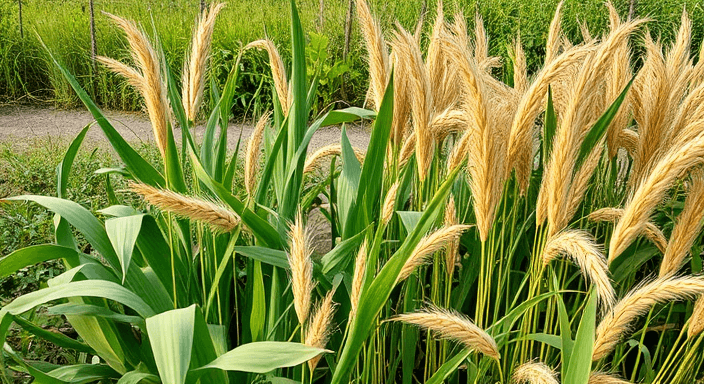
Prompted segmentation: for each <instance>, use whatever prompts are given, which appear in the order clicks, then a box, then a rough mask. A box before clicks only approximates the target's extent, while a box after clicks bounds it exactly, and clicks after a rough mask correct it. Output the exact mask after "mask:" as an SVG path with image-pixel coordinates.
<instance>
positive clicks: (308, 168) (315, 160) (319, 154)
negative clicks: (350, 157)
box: [303, 144, 365, 173]
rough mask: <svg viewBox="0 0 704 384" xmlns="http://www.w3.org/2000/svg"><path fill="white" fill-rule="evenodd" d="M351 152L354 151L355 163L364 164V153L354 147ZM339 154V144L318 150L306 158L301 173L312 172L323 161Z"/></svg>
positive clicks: (340, 150)
mask: <svg viewBox="0 0 704 384" xmlns="http://www.w3.org/2000/svg"><path fill="white" fill-rule="evenodd" d="M352 150H353V151H354V156H355V157H356V158H357V161H359V163H360V164H362V163H364V155H365V153H364V151H362V150H361V149H359V148H355V147H353V148H352ZM341 153H342V146H341V145H340V144H330V145H326V146H324V147H321V148H319V149H318V150H317V151H315V152H313V154H312V155H310V156H308V157H307V158H306V162H305V165H304V166H303V173H308V172H313V171H314V170H315V169H316V168H317V167H318V166H319V165H320V164H321V162H322V161H323V159H325V158H327V157H330V156H339V155H340V154H341Z"/></svg>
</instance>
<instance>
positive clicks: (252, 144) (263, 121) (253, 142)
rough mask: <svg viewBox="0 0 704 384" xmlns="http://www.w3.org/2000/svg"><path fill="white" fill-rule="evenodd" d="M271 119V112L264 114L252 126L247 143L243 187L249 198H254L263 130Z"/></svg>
mask: <svg viewBox="0 0 704 384" xmlns="http://www.w3.org/2000/svg"><path fill="white" fill-rule="evenodd" d="M270 117H271V112H266V113H264V114H263V115H262V116H261V117H260V118H259V120H258V121H257V125H255V126H254V130H253V131H252V135H251V136H250V137H249V141H248V142H247V151H246V155H245V164H244V187H245V189H246V190H247V194H248V195H249V196H254V192H255V191H254V188H255V187H256V184H257V168H258V167H259V157H260V155H261V146H262V138H263V137H264V130H265V129H266V125H267V123H268V122H269V118H270Z"/></svg>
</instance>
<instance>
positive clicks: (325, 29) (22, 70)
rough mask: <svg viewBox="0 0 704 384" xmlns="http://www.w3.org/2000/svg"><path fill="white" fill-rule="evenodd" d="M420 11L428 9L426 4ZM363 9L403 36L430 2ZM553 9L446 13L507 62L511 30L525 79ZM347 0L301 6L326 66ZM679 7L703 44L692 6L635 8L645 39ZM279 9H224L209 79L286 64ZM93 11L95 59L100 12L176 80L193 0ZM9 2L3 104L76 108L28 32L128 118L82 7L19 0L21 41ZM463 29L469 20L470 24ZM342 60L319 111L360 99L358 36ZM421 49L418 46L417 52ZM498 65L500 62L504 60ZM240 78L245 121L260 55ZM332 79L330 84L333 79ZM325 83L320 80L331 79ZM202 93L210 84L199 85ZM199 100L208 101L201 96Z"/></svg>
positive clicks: (0, 60) (2, 28)
mask: <svg viewBox="0 0 704 384" xmlns="http://www.w3.org/2000/svg"><path fill="white" fill-rule="evenodd" d="M426 3H427V4H426ZM370 4H371V8H372V9H373V10H374V11H375V13H376V14H377V15H380V16H379V19H380V22H381V24H382V26H383V27H384V30H389V29H390V27H392V26H393V23H394V22H396V21H397V20H398V21H399V22H400V23H401V24H402V25H403V26H404V27H406V28H408V29H409V30H412V29H414V27H415V25H416V21H417V20H418V18H419V15H420V12H421V10H422V4H426V8H425V10H426V15H425V17H426V19H429V18H431V17H432V16H433V12H432V10H433V9H435V2H434V1H429V2H426V1H422V0H412V1H398V0H392V1H372V2H371V3H370ZM556 4H557V1H556V0H551V1H548V2H530V1H511V2H505V1H498V0H492V1H488V2H487V1H483V2H476V1H471V2H460V3H456V2H447V4H446V7H447V11H448V14H449V15H451V14H454V13H455V12H456V11H460V10H462V11H463V12H464V13H465V14H466V15H468V16H471V15H473V14H474V12H475V11H478V12H479V13H480V14H482V15H483V17H484V20H485V23H486V26H487V30H488V33H489V35H490V36H491V38H492V42H493V43H492V44H491V46H490V50H491V54H492V55H494V56H500V57H503V58H504V59H505V60H507V59H508V57H509V56H510V55H509V52H510V47H511V46H512V44H513V40H514V37H515V36H516V34H517V33H518V32H519V31H520V34H521V40H522V42H523V45H524V49H525V52H526V60H527V65H528V68H529V69H530V70H531V72H534V71H536V70H537V68H538V67H539V66H540V63H541V58H542V57H543V55H544V54H545V52H544V46H545V40H546V38H547V34H546V30H545V28H544V26H545V25H547V24H548V23H549V22H550V19H551V17H552V10H553V9H554V8H555V5H556ZM346 5H347V4H346V1H335V2H326V3H325V7H324V17H323V19H324V24H323V26H322V29H320V28H319V27H318V26H317V24H318V20H319V15H318V10H319V7H318V1H317V0H306V1H303V2H300V4H299V6H300V7H301V18H302V20H303V24H304V25H309V26H312V29H315V30H316V32H318V33H321V34H322V35H323V36H325V37H327V38H328V39H329V40H330V41H329V44H328V46H327V47H326V51H328V54H329V57H330V58H332V60H330V65H332V64H334V63H335V62H341V61H342V51H343V47H344V28H343V25H344V22H345V13H346ZM615 5H616V7H617V8H618V10H619V12H620V13H621V14H625V13H627V12H628V5H629V2H628V1H626V0H623V1H618V2H615ZM682 6H685V7H686V8H687V10H688V11H689V12H690V14H691V15H692V18H693V20H695V28H694V38H693V43H694V44H695V45H697V44H698V43H699V42H700V41H701V38H702V34H701V24H700V23H699V22H698V20H702V17H704V13H703V12H704V10H703V9H702V7H701V4H699V3H698V2H696V1H691V0H687V1H685V2H681V1H674V0H673V1H639V2H638V7H637V12H638V13H637V14H638V15H639V16H648V17H651V18H652V19H653V20H654V21H656V23H652V24H651V25H650V28H651V29H652V30H653V33H654V35H661V36H662V38H663V40H664V41H665V42H669V41H671V39H672V38H673V37H674V35H673V30H674V27H675V26H676V25H677V23H678V17H677V13H678V12H679V10H680V9H681V7H682ZM281 7H282V4H281V3H280V2H277V1H232V2H228V3H227V7H226V8H225V9H224V10H223V17H221V18H220V19H219V21H218V23H217V26H216V33H215V36H214V39H215V41H214V52H213V55H212V61H213V67H214V68H217V70H214V71H213V72H212V73H211V74H210V75H209V76H210V77H213V78H214V79H215V81H216V83H217V84H218V85H219V86H222V85H223V84H224V83H225V81H226V78H227V72H228V68H230V67H231V66H232V65H233V63H234V59H235V57H236V56H237V53H238V51H239V49H240V47H241V46H242V44H246V43H247V42H250V41H254V40H257V39H261V38H264V37H269V38H271V39H272V40H273V41H274V42H276V43H277V44H278V45H279V46H282V47H283V52H282V53H283V56H284V58H285V61H286V62H287V63H289V62H290V52H289V51H288V49H287V48H286V44H285V43H286V42H287V41H288V40H289V30H288V17H287V13H286V12H282V11H281V9H282V8H281ZM95 8H96V28H97V32H96V37H97V48H98V54H101V55H105V54H110V55H111V56H115V57H122V58H124V57H126V56H127V52H126V47H125V46H124V44H123V42H122V41H121V40H120V36H119V33H118V31H117V30H116V29H115V28H114V27H113V26H112V25H111V24H110V23H109V21H108V19H107V18H106V17H105V16H104V15H103V14H101V11H105V12H110V13H113V14H119V15H123V16H125V17H127V18H130V19H132V20H136V21H137V22H138V23H140V24H141V25H143V26H144V27H145V28H146V30H147V31H148V32H149V33H150V34H151V33H152V26H153V30H155V31H156V32H157V33H158V35H159V38H160V40H161V43H162V45H163V47H164V51H165V54H166V57H167V59H168V62H169V64H170V66H171V67H172V70H173V71H174V72H175V73H176V75H177V77H178V74H179V73H180V71H181V68H182V58H183V54H184V52H185V51H186V49H187V47H188V39H186V38H185V36H188V35H189V34H190V32H191V30H190V27H189V26H190V25H192V23H193V21H194V20H195V18H196V16H197V13H198V11H199V9H200V2H199V1H197V0H177V1H170V2H163V1H154V0H149V1H134V0H120V1H106V0H97V1H95ZM17 12H18V9H17V1H14V0H2V1H0V14H2V15H3V17H2V20H1V21H0V52H1V53H2V54H0V68H1V69H0V71H2V76H0V98H2V99H4V100H6V101H13V100H18V99H19V100H23V101H39V100H50V101H53V102H54V103H55V104H57V105H60V106H64V107H69V106H76V105H78V103H79V100H78V99H77V98H76V97H75V95H74V94H73V92H72V91H71V88H70V86H69V85H68V84H67V83H66V81H65V80H64V79H63V77H62V76H61V74H60V73H59V72H58V71H57V70H56V69H55V68H54V67H53V66H52V65H51V61H50V60H48V58H47V57H46V54H45V53H44V52H43V50H42V49H41V47H40V45H39V43H38V41H37V39H36V36H35V31H36V32H37V33H38V34H39V36H41V37H42V38H43V39H44V41H45V43H46V44H47V45H48V46H49V47H50V48H51V49H52V50H53V51H54V52H55V55H57V57H58V58H59V59H60V60H61V62H63V63H64V64H65V65H66V66H67V67H68V68H69V69H70V70H71V72H72V73H74V74H76V77H77V78H78V79H79V81H80V82H81V85H82V86H83V88H85V89H86V90H87V91H88V93H89V94H90V95H91V96H92V97H93V98H94V99H95V100H96V101H97V102H98V103H99V105H101V106H104V107H106V108H112V109H122V110H137V109H139V107H140V102H139V96H138V95H137V93H135V92H134V91H133V90H132V89H131V88H130V87H129V86H128V85H126V84H125V83H124V82H122V81H120V79H119V78H116V77H115V76H114V75H112V74H111V73H110V72H108V71H105V70H104V69H102V68H100V67H99V68H98V71H97V73H93V72H94V71H93V65H92V63H91V60H90V33H89V12H88V2H87V0H86V1H70V2H65V1H59V0H29V1H28V0H25V1H23V13H24V14H23V17H24V30H25V38H24V39H21V38H20V36H19V26H18V25H17V23H18V19H17ZM564 13H565V25H564V30H565V32H566V34H567V35H568V36H569V37H570V39H572V40H573V41H579V40H580V39H581V34H580V25H581V24H582V23H585V24H586V25H588V26H589V28H590V30H592V31H593V32H594V33H597V34H598V33H601V32H603V31H604V30H605V28H606V26H607V22H608V20H607V18H606V15H605V14H604V12H603V8H602V2H601V1H598V0H590V1H587V2H569V3H567V4H565V7H564ZM469 23H470V27H471V24H472V23H473V19H472V18H471V17H470V20H469ZM424 28H425V31H426V32H428V33H429V29H428V28H429V24H428V23H426V24H425V27H424ZM352 31H353V34H352V44H351V53H350V55H349V59H348V63H347V67H348V71H349V73H348V75H347V78H348V80H347V87H346V92H345V95H344V96H345V97H346V99H345V100H342V98H343V94H342V93H341V92H340V87H339V84H337V85H336V86H333V87H326V86H325V85H321V88H322V93H321V94H320V103H321V107H326V106H328V105H329V104H330V103H331V102H336V101H340V100H342V101H343V102H346V103H350V104H352V105H360V104H361V103H362V102H363V100H364V96H365V92H366V86H365V85H364V84H363V80H364V79H366V78H367V69H366V65H365V63H364V61H363V60H361V58H362V57H363V44H362V40H361V35H360V34H359V30H358V28H353V29H352ZM425 44H427V40H425V39H424V41H423V45H425ZM505 62H507V61H505ZM242 65H243V67H244V71H245V72H246V73H247V75H246V76H242V77H241V78H240V89H241V92H240V97H239V99H238V102H237V103H236V104H235V110H236V111H237V114H238V115H241V114H244V113H248V112H249V113H251V111H248V110H247V106H248V102H249V99H251V97H252V96H253V95H254V94H255V93H256V91H257V89H258V88H259V85H260V82H261V81H262V80H263V81H264V82H265V83H267V84H268V83H270V78H269V77H268V76H266V75H263V74H264V69H265V66H266V62H265V60H263V57H262V56H261V55H259V54H256V53H253V54H251V55H246V56H245V58H244V60H243V61H242ZM511 71H512V69H511V67H510V66H509V65H504V66H503V68H501V70H500V71H499V72H500V73H499V77H500V78H502V77H504V75H502V74H501V73H504V72H505V73H506V76H505V79H508V78H510V73H511ZM336 75H337V73H336V72H331V73H330V76H336ZM333 79H334V77H332V78H331V79H329V80H330V81H332V80H333ZM207 83H208V85H209V84H210V83H209V81H207ZM206 98H208V99H209V98H210V96H209V93H206ZM262 102H263V103H265V104H270V103H271V101H270V99H262Z"/></svg>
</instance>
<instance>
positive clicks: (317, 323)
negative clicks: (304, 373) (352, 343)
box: [305, 290, 336, 372]
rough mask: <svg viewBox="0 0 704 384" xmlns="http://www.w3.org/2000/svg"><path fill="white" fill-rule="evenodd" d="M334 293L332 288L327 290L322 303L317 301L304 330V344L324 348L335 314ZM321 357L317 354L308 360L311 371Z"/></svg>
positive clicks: (330, 332)
mask: <svg viewBox="0 0 704 384" xmlns="http://www.w3.org/2000/svg"><path fill="white" fill-rule="evenodd" d="M334 294H335V291H334V290H330V291H328V293H327V294H326V295H325V299H323V302H322V303H318V305H317V306H316V308H315V311H314V312H313V315H312V316H311V320H310V322H309V323H308V327H307V328H306V332H305V335H306V337H305V344H306V345H308V346H311V347H316V348H321V349H322V348H325V346H326V345H327V343H328V340H329V339H330V335H331V334H332V321H333V317H334V315H335V307H336V304H335V303H334V302H333V301H332V297H333V295H334ZM321 358H322V356H321V355H318V356H316V357H314V358H312V359H310V360H309V361H308V367H309V368H310V370H311V372H312V371H313V370H315V367H316V366H317V365H318V362H320V359H321Z"/></svg>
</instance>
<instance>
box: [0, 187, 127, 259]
mask: <svg viewBox="0 0 704 384" xmlns="http://www.w3.org/2000/svg"><path fill="white" fill-rule="evenodd" d="M7 200H15V201H23V200H24V201H33V202H35V203H37V204H40V205H42V206H44V207H45V208H47V209H49V210H51V211H53V212H54V213H57V214H59V215H60V216H61V217H62V218H64V219H65V220H66V221H68V223H69V224H71V225H72V226H74V227H75V228H76V229H77V230H78V231H79V232H81V233H82V234H83V235H84V236H85V237H86V240H88V242H89V243H90V244H91V245H92V246H93V247H94V248H95V249H96V250H97V251H98V252H99V253H100V255H101V256H103V257H104V258H105V260H107V261H108V263H109V264H110V266H111V267H112V268H113V269H114V270H115V271H116V272H117V271H120V269H121V268H120V262H119V259H118V257H117V254H116V253H115V250H114V249H113V247H112V244H111V243H110V239H109V238H108V235H107V233H106V232H105V229H104V228H103V224H102V223H101V222H100V221H99V220H98V219H96V218H95V216H93V214H91V213H90V211H88V210H87V209H85V208H83V207H82V206H81V205H80V204H78V203H74V202H73V201H70V200H64V199H59V198H57V197H49V196H34V195H23V196H17V197H10V198H8V199H7Z"/></svg>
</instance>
